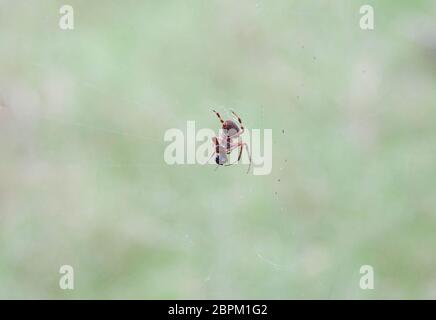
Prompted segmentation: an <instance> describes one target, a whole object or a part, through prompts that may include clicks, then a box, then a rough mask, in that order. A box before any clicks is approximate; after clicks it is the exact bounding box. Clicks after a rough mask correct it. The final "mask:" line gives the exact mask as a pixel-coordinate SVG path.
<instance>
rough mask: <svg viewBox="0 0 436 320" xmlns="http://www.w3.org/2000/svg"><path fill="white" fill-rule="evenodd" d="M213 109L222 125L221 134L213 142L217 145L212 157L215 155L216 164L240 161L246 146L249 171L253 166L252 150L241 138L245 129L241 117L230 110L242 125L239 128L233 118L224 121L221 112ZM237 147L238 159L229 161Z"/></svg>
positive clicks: (224, 164) (228, 164) (229, 164)
mask: <svg viewBox="0 0 436 320" xmlns="http://www.w3.org/2000/svg"><path fill="white" fill-rule="evenodd" d="M212 111H213V112H214V113H215V114H216V115H217V117H218V119H219V120H220V122H221V126H222V133H221V136H219V137H213V138H212V142H213V144H214V146H215V153H214V154H212V157H213V156H214V155H215V162H216V164H217V165H218V166H231V165H233V164H236V163H238V162H239V161H240V160H241V157H242V150H243V149H244V147H245V149H246V150H247V154H248V159H249V161H250V162H249V165H248V170H247V173H249V172H250V168H251V154H250V150H249V149H248V145H247V144H246V143H245V142H243V141H242V139H241V135H242V134H243V133H244V131H245V128H244V125H243V124H242V121H241V118H240V117H239V116H238V115H237V114H236V113H235V112H233V111H232V110H230V111H231V113H232V114H233V116H234V117H235V118H236V119H237V120H238V122H239V125H240V126H241V127H240V128H239V126H238V125H237V124H236V122H235V121H233V120H225V121H224V120H223V118H222V117H221V115H220V114H219V112H217V111H215V110H212ZM236 138H238V141H237V142H235V141H234V139H236ZM237 148H239V154H238V160H237V161H235V162H233V163H229V157H228V155H229V154H230V153H231V152H232V151H233V150H235V149H237ZM218 166H217V168H218Z"/></svg>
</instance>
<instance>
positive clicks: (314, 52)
mask: <svg viewBox="0 0 436 320" xmlns="http://www.w3.org/2000/svg"><path fill="white" fill-rule="evenodd" d="M63 4H69V5H72V6H73V8H74V18H75V20H74V22H75V29H74V30H70V31H68V30H61V29H60V28H59V26H58V23H59V18H60V16H61V15H60V13H59V8H60V7H61V6H62V5H63ZM364 4H370V5H372V6H373V7H374V10H375V30H372V31H364V30H361V29H360V27H359V20H360V17H361V15H360V13H359V8H360V6H361V5H364ZM435 18H436V3H435V2H434V1H431V0H427V1H419V0H418V1H406V0H402V1H370V0H365V1H346V0H338V1H326V0H325V1H315V0H311V1H306V0H295V1H291V0H288V1H265V0H241V1H231V0H208V1H204V0H201V1H200V0H198V1H194V0H193V1H159V2H158V1H133V0H127V1H114V0H111V1H85V0H81V1H79V0H69V1H68V3H64V2H63V1H32V0H17V1H12V0H9V1H8V0H2V1H0V298H25V299H30V298H38V299H39V298H55V299H77V298H85V299H94V298H111V299H112V298H121V299H124V298H134V299H158V298H168V299H181V298H185V299H190V298H192V299H199V298H203V299H209V298H229V299H233V298H243V299H252V298H261V299H276V298H277V299H285V298H286V299H287V298H297V299H306V298H315V299H318V298H326V299H336V298H348V299H356V298H363V299H377V298H394V299H396V298H436V255H435V245H436V233H435V230H436V216H435V209H436V189H435V182H436V161H435V160H436V159H435V154H436V141H435V138H436V125H435V120H436V90H435V85H436V19H435ZM212 107H213V108H217V109H218V110H221V111H223V112H224V113H225V111H226V110H228V109H229V108H232V109H234V110H236V111H237V112H238V113H239V114H240V115H241V117H242V119H243V121H244V122H245V124H246V126H247V127H248V128H260V129H262V128H269V129H273V170H272V172H271V174H270V175H267V176H253V175H247V174H246V167H245V166H242V165H241V166H232V167H228V168H220V169H219V170H217V171H214V166H212V165H209V166H201V165H181V166H180V165H179V166H169V165H167V164H165V162H164V161H163V151H164V149H165V146H166V145H167V143H165V142H164V141H163V135H164V132H165V130H167V129H169V128H180V129H182V130H186V129H185V128H186V121H187V120H195V121H196V126H197V128H206V127H207V128H216V129H218V121H217V119H216V118H215V116H214V115H213V114H212V113H211V112H210V109H211V108H212ZM64 264H68V265H71V266H73V267H74V271H75V273H74V276H75V289H74V290H71V291H69V290H61V289H60V288H59V284H58V282H59V278H60V276H61V275H60V274H59V268H60V266H61V265H64ZM366 264H369V265H371V266H373V268H374V271H375V289H374V290H366V291H364V290H361V289H360V287H359V280H360V276H361V275H360V273H359V269H360V266H362V265H366Z"/></svg>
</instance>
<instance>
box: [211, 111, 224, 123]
mask: <svg viewBox="0 0 436 320" xmlns="http://www.w3.org/2000/svg"><path fill="white" fill-rule="evenodd" d="M212 111H213V112H215V114H216V116H217V117H218V119H220V122H221V125H223V124H224V120H223V118H221V115H220V114H219V112H216V111H215V110H212Z"/></svg>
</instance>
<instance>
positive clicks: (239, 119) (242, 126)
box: [230, 110, 244, 130]
mask: <svg viewBox="0 0 436 320" xmlns="http://www.w3.org/2000/svg"><path fill="white" fill-rule="evenodd" d="M230 112H231V113H232V114H233V115H234V116H235V117H236V119H238V122H239V124H240V125H241V130H244V125H243V124H242V120H241V118H240V117H239V116H238V115H237V114H236V113H235V112H234V111H233V110H230Z"/></svg>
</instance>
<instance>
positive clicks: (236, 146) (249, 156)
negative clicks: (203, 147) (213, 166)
mask: <svg viewBox="0 0 436 320" xmlns="http://www.w3.org/2000/svg"><path fill="white" fill-rule="evenodd" d="M244 146H245V149H246V150H247V154H248V160H250V162H249V165H248V170H247V174H248V173H249V172H250V168H251V152H250V149H249V148H248V145H247V143H245V142H238V143H236V144H233V145H232V147H231V149H230V151H232V150H234V149H236V148H239V154H238V160H236V161H234V162H233V163H229V164H226V166H232V165H234V164H236V163H238V162H239V161H240V160H241V158H242V150H243V149H244Z"/></svg>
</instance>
